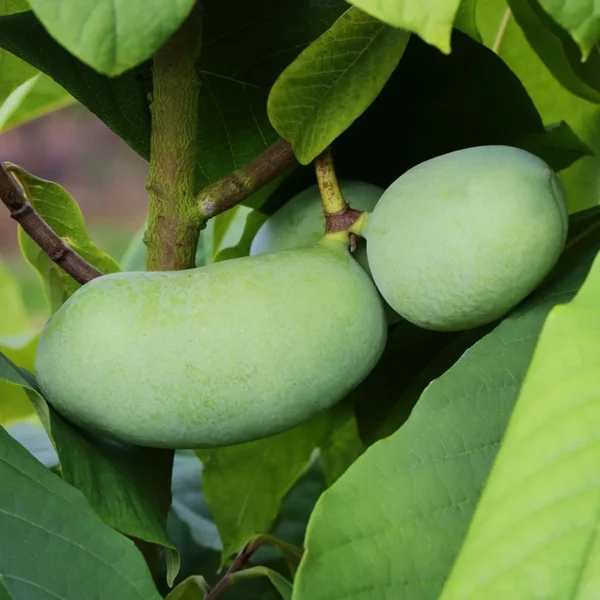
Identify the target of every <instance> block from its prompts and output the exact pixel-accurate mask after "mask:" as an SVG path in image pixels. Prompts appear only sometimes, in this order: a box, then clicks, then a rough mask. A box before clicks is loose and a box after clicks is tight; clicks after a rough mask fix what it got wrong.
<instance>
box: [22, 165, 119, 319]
mask: <svg viewBox="0 0 600 600" xmlns="http://www.w3.org/2000/svg"><path fill="white" fill-rule="evenodd" d="M11 170H12V173H13V174H14V175H15V176H16V178H17V179H18V181H19V183H20V184H21V185H22V187H23V189H24V192H25V195H26V196H27V199H28V200H29V202H30V203H31V204H32V206H33V207H34V208H35V209H36V211H37V212H38V213H39V214H40V216H41V217H42V218H43V219H44V221H46V223H48V225H50V227H52V229H53V230H54V231H55V232H56V233H57V234H58V235H59V236H60V237H61V238H62V240H63V241H64V242H65V243H66V244H67V245H68V246H70V247H71V248H73V250H75V252H77V253H78V254H79V255H80V256H82V257H83V258H85V260H87V261H88V262H89V263H91V264H92V265H94V266H95V267H97V268H98V269H100V271H102V272H103V273H114V272H116V271H119V270H120V268H119V265H118V263H117V262H116V261H115V260H113V259H112V258H111V257H110V256H108V254H105V253H104V252H102V251H101V250H100V249H99V248H98V247H97V246H95V244H94V243H93V241H92V239H91V238H90V236H89V234H88V232H87V229H86V226H85V222H84V220H83V215H82V213H81V209H80V208H79V205H78V204H77V202H75V200H74V199H73V198H72V197H71V195H70V194H69V193H68V192H67V191H66V190H65V189H64V188H62V187H61V186H60V185H58V184H57V183H54V182H52V181H46V180H44V179H40V178H39V177H36V176H34V175H31V174H30V173H27V171H25V170H23V169H21V168H20V167H17V166H14V165H13V166H12V167H11ZM19 243H20V245H21V250H22V252H23V255H24V256H25V259H26V260H27V261H28V262H29V264H30V265H31V266H32V267H33V268H34V269H36V270H37V271H38V273H39V274H40V276H41V278H42V281H43V283H44V286H45V290H46V295H47V297H48V301H49V304H50V307H51V309H52V311H53V312H54V311H55V310H56V309H57V308H58V307H59V306H60V305H61V304H62V303H63V302H64V301H65V300H66V299H67V298H68V297H69V296H70V295H71V294H72V293H73V292H75V291H76V290H77V289H78V288H79V284H78V283H77V282H76V281H75V280H74V279H73V278H72V277H71V276H70V275H67V274H66V273H65V272H64V271H63V270H62V269H60V268H59V267H58V266H57V265H56V264H55V263H53V262H52V261H51V260H50V259H49V258H48V256H47V255H46V253H45V252H44V251H43V250H42V249H41V248H40V247H39V246H38V245H37V244H36V243H35V242H34V241H33V240H32V239H31V238H30V237H29V236H28V235H27V234H26V233H25V232H24V231H23V230H22V229H21V228H19Z"/></svg>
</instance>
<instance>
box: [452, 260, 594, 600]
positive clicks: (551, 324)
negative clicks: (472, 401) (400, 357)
mask: <svg viewBox="0 0 600 600" xmlns="http://www.w3.org/2000/svg"><path fill="white" fill-rule="evenodd" d="M599 303H600V256H599V257H597V258H596V260H595V262H594V265H593V266H592V270H591V271H590V274H589V276H588V278H587V279H586V281H585V283H584V284H583V286H582V288H581V289H580V290H579V292H578V293H577V295H576V296H575V298H573V300H571V301H570V302H569V303H568V304H562V305H559V306H555V307H554V308H553V309H552V310H551V311H550V314H549V315H548V318H547V320H546V323H545V324H544V328H543V330H542V333H541V335H540V339H539V342H538V344H537V347H536V349H535V353H534V355H533V359H532V362H531V366H530V368H529V371H528V372H527V375H526V377H525V381H524V383H523V387H522V389H521V393H520V395H519V399H518V400H517V404H516V406H515V409H514V411H513V414H512V416H511V419H510V422H509V426H508V429H507V432H506V435H505V437H504V439H503V440H502V447H501V449H500V451H499V453H498V456H497V459H496V461H495V463H494V466H493V469H492V471H491V473H490V476H489V480H488V482H487V484H486V486H485V488H484V491H483V494H482V497H481V500H480V502H479V505H478V507H477V510H476V511H475V515H474V517H473V520H472V522H471V525H470V527H469V531H468V535H467V537H466V540H465V542H464V545H463V547H462V549H461V552H460V554H459V556H458V559H457V560H456V563H455V565H454V568H453V569H452V572H451V574H450V577H449V579H448V582H447V583H446V586H445V588H444V591H443V593H442V596H441V598H442V600H459V599H466V598H469V599H472V600H475V599H478V598H480V599H482V600H483V599H484V598H485V599H486V600H487V599H492V598H504V597H506V591H507V590H510V595H511V596H512V597H514V598H519V599H522V600H534V599H536V598H552V599H553V600H574V599H581V600H583V599H584V598H593V597H594V596H595V595H596V593H597V590H598V566H599V565H600V546H599V545H598V528H599V526H600V512H599V507H600V482H599V481H598V474H597V473H598V468H597V467H598V463H599V462H600V445H599V444H598V430H599V427H600V404H599V403H598V398H599V397H600V375H599V373H600V371H599V370H598V367H599V366H600V364H599V358H598V357H599V356H600V352H599V350H600V347H599V346H600V314H599V313H598V306H599Z"/></svg>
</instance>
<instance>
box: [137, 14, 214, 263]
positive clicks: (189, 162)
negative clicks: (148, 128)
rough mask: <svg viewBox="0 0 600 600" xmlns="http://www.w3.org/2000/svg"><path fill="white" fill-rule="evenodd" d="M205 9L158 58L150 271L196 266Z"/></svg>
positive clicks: (150, 195) (154, 69) (154, 75)
mask: <svg viewBox="0 0 600 600" xmlns="http://www.w3.org/2000/svg"><path fill="white" fill-rule="evenodd" d="M201 33H202V5H201V3H200V2H197V3H196V5H195V6H194V8H193V9H192V11H191V13H190V14H189V16H188V17H187V19H186V20H185V21H184V22H183V24H182V26H181V27H180V29H179V30H178V31H177V32H176V33H175V34H174V35H173V36H172V37H171V39H169V40H168V41H167V42H166V43H165V44H164V45H163V46H162V48H160V49H159V50H158V51H157V53H156V54H155V55H154V58H153V65H152V81H153V91H152V94H153V99H152V103H151V107H150V108H151V113H152V135H151V138H150V170H149V173H148V180H147V183H146V189H147V190H148V202H149V206H148V229H147V230H146V234H145V236H144V242H145V243H146V245H147V247H148V258H147V267H148V270H152V271H170V270H179V269H191V268H193V267H194V266H195V256H196V247H197V245H198V236H199V234H200V218H199V215H198V211H197V208H196V205H195V202H194V198H195V192H196V190H195V174H196V147H197V138H198V107H199V98H200V80H199V77H198V73H197V69H196V61H197V59H198V57H199V55H200V47H201Z"/></svg>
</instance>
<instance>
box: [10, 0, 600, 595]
mask: <svg viewBox="0 0 600 600" xmlns="http://www.w3.org/2000/svg"><path fill="white" fill-rule="evenodd" d="M194 4H195V3H194V2H193V0H177V1H175V2H163V1H162V0H152V2H149V1H144V2H141V1H140V0H131V1H128V2H116V3H115V2H110V1H109V0H99V1H98V0H96V1H94V2H92V1H91V0H90V1H87V0H86V1H85V2H81V1H76V0H55V1H54V2H48V1H47V0H28V1H27V2H26V1H25V0H0V131H4V130H6V129H9V128H11V127H15V126H17V125H19V124H21V123H24V122H26V121H28V120H30V119H33V118H36V117H38V116H40V115H42V114H45V113H47V112H50V111H52V110H56V109H58V108H61V107H63V106H66V105H67V104H70V103H73V102H79V103H81V104H82V105H83V106H84V107H86V108H87V109H89V110H90V111H91V112H92V113H94V114H95V115H97V116H98V117H99V118H100V119H101V120H102V121H103V122H104V123H105V124H106V125H107V126H108V127H109V128H110V129H112V130H113V132H115V133H116V134H117V135H118V136H120V137H121V138H122V139H123V140H124V141H125V142H126V143H127V144H129V146H130V147H131V148H132V150H133V151H135V152H137V153H138V154H139V155H140V156H142V157H143V158H145V159H147V160H149V159H150V146H151V135H152V118H153V112H152V111H153V109H154V106H155V105H154V104H153V102H154V98H153V79H152V78H153V72H152V58H153V56H155V55H156V53H157V52H158V51H160V49H161V48H162V47H164V44H165V43H167V42H168V41H169V40H170V39H172V38H173V36H174V34H176V32H177V31H178V30H179V29H180V27H181V25H182V23H184V22H185V20H186V18H187V16H188V15H189V14H190V11H192V9H193V6H194ZM202 4H203V11H202V13H203V14H202V19H203V27H202V32H201V42H202V48H201V52H200V57H199V59H198V61H197V64H196V70H195V74H196V75H197V76H198V82H199V86H200V88H199V90H200V97H199V105H198V110H197V115H195V116H194V123H193V125H192V126H194V127H197V131H198V136H197V137H198V143H197V145H196V147H195V148H193V150H194V152H195V156H196V164H195V166H194V169H195V170H194V176H193V181H194V191H195V192H200V191H202V190H203V189H204V188H206V187H207V186H208V185H209V184H211V183H214V182H215V181H217V180H219V179H220V178H222V177H225V176H227V175H228V174H229V173H231V172H232V171H234V170H235V169H238V168H239V167H241V166H243V165H245V164H246V163H247V162H248V161H250V160H251V159H255V158H256V157H257V156H258V155H259V154H260V153H261V152H262V151H263V150H265V149H266V148H267V147H269V146H270V145H271V144H272V143H273V142H274V141H276V140H277V139H278V137H279V136H281V137H283V138H284V139H286V140H288V141H289V142H290V144H291V147H292V149H293V151H294V154H295V157H296V159H297V161H298V165H297V166H295V167H294V168H291V169H288V170H287V171H285V172H282V173H278V174H277V177H273V178H272V181H269V182H268V183H266V184H265V185H264V186H262V187H261V188H260V189H258V190H256V191H255V193H253V194H252V195H251V196H250V197H249V198H247V199H246V200H245V201H244V204H243V205H238V206H235V207H233V208H231V209H229V210H227V211H225V212H222V214H219V215H218V216H217V217H215V218H213V219H211V220H210V221H209V222H208V223H207V224H206V227H205V228H204V229H203V230H202V233H201V235H200V241H199V244H198V247H197V254H196V264H197V265H198V266H201V265H205V264H209V263H213V262H220V261H226V260H230V259H233V258H236V257H240V256H247V255H248V254H249V252H250V245H251V242H252V239H253V237H254V235H255V234H256V232H257V231H258V229H259V228H260V226H261V225H262V224H263V223H264V222H265V221H266V219H268V217H269V216H270V215H272V214H273V213H274V212H275V211H276V210H277V209H278V208H279V207H280V206H282V205H283V204H284V203H285V202H287V201H288V200H289V199H290V198H292V197H293V196H294V195H296V194H297V193H298V192H299V191H301V190H303V189H305V188H307V187H309V186H310V185H313V184H314V182H315V176H314V170H313V169H312V168H311V166H310V163H311V162H312V161H313V160H314V159H315V158H316V157H317V156H318V155H319V154H320V153H321V152H323V151H324V150H325V149H326V148H327V147H329V146H331V149H332V153H333V157H334V161H335V166H336V170H337V173H338V176H339V177H340V178H346V179H355V180H362V181H366V182H369V183H372V184H375V185H378V186H381V187H388V186H389V185H390V184H391V183H392V182H393V181H394V180H396V179H397V178H398V177H399V176H400V175H401V174H402V173H404V172H406V171H407V170H408V169H410V168H412V167H413V166H415V165H417V164H419V163H421V162H423V161H425V160H427V159H429V158H432V157H435V156H439V155H441V154H444V153H446V152H451V151H454V150H459V149H463V148H469V147H473V146H481V145H497V144H503V145H511V146H515V147H519V148H523V149H525V150H529V151H530V152H532V153H534V154H536V155H537V156H539V157H541V158H542V159H543V160H545V161H546V162H547V163H548V164H549V165H550V166H551V167H552V168H553V169H554V170H556V171H558V172H559V176H560V178H561V181H562V183H563V184H564V186H565V189H566V193H567V200H568V204H569V210H570V213H571V216H570V237H569V241H568V244H567V247H566V249H565V251H564V253H563V255H562V258H561V260H560V261H559V263H558V265H557V266H556V267H555V268H554V270H553V271H552V273H551V274H550V276H549V277H548V278H547V279H546V281H545V282H544V283H543V284H542V285H541V286H540V287H539V289H537V290H536V291H535V292H534V293H532V294H531V295H530V296H529V297H528V298H526V299H525V301H524V302H523V303H521V304H520V305H519V306H518V307H516V308H515V310H513V311H512V312H511V313H509V314H508V315H506V316H505V317H503V318H502V319H500V320H498V321H497V322H495V323H493V324H491V325H490V326H485V327H481V328H478V329H474V330H468V331H463V332H456V333H440V332H435V331H427V330H424V329H421V328H419V327H416V326H414V325H412V324H410V323H408V322H407V321H403V320H401V321H400V322H398V323H395V324H393V325H391V326H390V329H389V331H388V341H387V344H386V348H385V351H384V353H383V356H382V357H381V359H380V360H379V362H378V364H377V365H376V367H375V368H374V369H373V371H372V372H371V373H370V374H369V375H368V377H366V379H364V381H363V382H362V383H361V384H360V385H358V386H357V387H356V388H355V389H353V390H351V391H349V393H348V394H347V395H346V397H345V398H344V399H343V400H342V401H341V402H339V403H338V404H337V405H336V406H334V407H333V408H332V409H330V410H328V411H325V412H323V413H319V414H318V415H316V416H314V417H312V418H311V419H309V420H307V421H305V422H304V423H301V424H300V425H298V426H297V427H295V428H293V429H291V430H288V431H285V432H282V433H280V434H278V435H275V436H271V437H268V438H264V439H260V440H256V441H252V442H249V443H246V444H240V445H235V446H230V447H223V448H213V449H210V450H206V449H190V450H188V451H177V452H176V453H175V459H174V462H173V463H172V459H173V454H172V453H170V452H168V451H167V452H166V453H164V452H163V451H159V450H155V449H150V448H141V447H133V446H127V445H124V444H120V443H116V442H113V441H110V440H106V439H104V438H101V437H99V436H98V435H96V434H94V433H92V432H89V431H85V430H83V429H81V428H79V427H76V426H75V425H74V424H72V423H70V422H69V421H68V420H67V419H65V418H64V417H62V416H60V415H59V414H58V413H57V412H56V411H55V410H54V409H53V408H52V407H51V406H50V405H49V404H48V403H47V402H46V400H45V399H44V397H43V394H42V392H41V391H40V389H39V387H38V385H37V382H36V379H35V376H34V371H35V364H34V357H35V352H36V347H37V343H38V338H39V334H40V328H39V327H36V326H34V325H33V322H32V319H31V316H30V315H29V314H28V313H27V310H26V309H25V304H24V302H23V292H22V290H21V289H20V288H19V285H18V283H17V281H16V280H15V278H14V277H13V274H12V273H11V272H10V270H9V269H8V267H5V266H4V264H0V304H1V310H0V481H1V483H0V538H1V539H2V540H9V543H8V544H1V543H0V598H2V599H4V598H7V599H14V600H24V599H25V598H27V599H35V600H37V599H40V600H41V599H43V598H47V597H50V596H51V597H61V598H88V597H89V598H92V597H93V598H98V599H104V598H110V599H111V600H112V599H118V598H121V597H123V598H135V597H140V598H141V597H144V598H158V597H167V598H168V599H170V600H195V599H204V598H210V600H214V599H215V598H217V597H221V596H220V595H219V596H217V595H216V594H221V592H220V591H219V590H220V589H221V588H219V586H224V590H225V591H224V594H222V595H223V597H224V598H226V599H228V598H231V599H232V600H235V598H240V599H241V598H244V599H245V600H269V599H273V600H275V599H277V598H284V599H286V600H287V599H293V600H319V599H321V598H323V599H327V600H336V599H339V600H342V599H343V598H349V597H359V596H360V598H361V599H365V600H376V599H377V600H381V599H382V598H408V599H411V600H413V599H415V600H421V599H422V600H435V599H436V598H442V600H453V599H458V598H472V599H479V598H492V599H493V598H501V597H502V598H503V597H506V596H507V593H508V595H509V596H510V597H515V598H519V599H523V600H533V599H534V598H540V597H544V598H553V599H554V598H556V600H562V599H563V598H564V599H565V600H566V599H567V598H582V599H583V598H589V597H593V594H594V593H595V589H596V588H597V585H598V584H597V581H598V575H597V564H596V563H597V562H598V561H597V556H596V555H597V550H596V546H597V544H596V545H594V537H593V536H594V535H595V533H596V532H597V529H598V517H597V515H598V510H597V507H598V494H599V489H600V486H599V483H598V477H597V475H596V474H595V469H596V463H597V462H598V461H597V458H598V456H597V454H598V452H597V450H596V447H597V437H598V436H597V429H598V423H599V421H600V417H599V414H598V403H597V388H598V377H599V375H598V373H599V370H598V368H597V367H598V365H597V356H598V355H599V354H600V352H599V348H598V345H599V343H600V342H599V341H598V340H600V336H599V335H598V316H597V311H598V308H597V307H598V294H599V292H598V285H599V284H598V278H599V277H600V263H598V259H597V258H596V256H597V254H598V251H599V250H600V241H599V240H600V212H599V211H598V209H596V208H593V207H595V206H596V205H597V204H598V203H599V202H598V200H599V197H600V158H599V153H600V134H599V133H600V128H599V127H598V123H599V120H598V117H599V114H600V113H599V112H598V111H599V110H600V109H599V108H598V105H599V104H600V74H599V73H600V70H599V69H598V66H599V64H598V62H599V61H600V57H599V55H598V41H599V38H600V29H599V28H598V22H599V21H598V16H599V15H598V12H597V11H598V9H597V8H596V7H595V6H593V3H591V2H590V3H576V2H567V1H566V0H506V1H505V0H480V1H479V2H478V1H477V0H462V2H461V1H459V0H429V1H427V2H425V1H423V0H379V1H375V0H351V2H350V5H351V6H349V5H348V4H347V3H346V2H344V1H343V0H323V1H319V2H314V1H313V0H294V1H289V2H281V1H280V0H257V1H256V2H254V3H248V2H242V1H241V0H205V1H204V2H203V3H202ZM179 117H180V115H177V116H176V118H179ZM49 151H51V149H49ZM3 158H4V157H3ZM6 158H10V157H6ZM9 167H10V170H11V172H12V173H13V174H14V176H15V177H16V179H17V181H18V183H19V185H20V186H21V187H22V190H23V192H24V194H25V196H26V198H27V200H28V202H29V203H30V204H31V205H32V206H33V208H34V209H35V210H36V211H37V213H38V214H39V215H41V217H42V218H43V219H45V221H46V222H47V223H48V224H49V225H50V226H51V227H52V229H53V230H54V231H55V232H56V233H57V234H58V236H59V237H60V238H61V239H62V240H63V241H64V242H66V243H68V245H70V246H71V248H73V249H74V250H75V251H76V252H77V253H78V254H79V255H80V256H82V257H83V258H84V259H86V260H87V261H89V262H90V263H92V264H93V265H94V266H96V267H97V268H99V269H101V270H102V271H103V272H106V273H114V272H117V271H120V270H123V271H133V270H144V269H145V268H146V264H145V263H146V247H145V245H144V240H143V235H144V231H145V229H146V224H145V223H144V224H142V225H141V227H140V230H139V231H138V232H137V234H136V235H135V237H134V239H132V240H131V245H130V247H129V249H128V251H127V252H126V254H125V256H124V257H123V259H122V260H121V264H120V265H119V264H118V262H117V261H116V260H115V259H114V258H113V257H111V256H109V255H108V254H106V253H105V252H103V251H101V250H100V249H99V248H98V246H97V245H96V244H95V242H94V241H93V239H92V237H91V236H90V235H89V233H88V230H87V227H86V223H85V221H84V218H83V215H82V213H81V210H80V209H79V206H78V204H77V202H76V199H74V198H73V197H72V196H71V195H70V194H69V193H68V192H67V190H65V189H64V188H62V187H61V186H60V185H58V184H57V183H54V182H52V181H46V180H43V179H40V178H39V177H37V176H35V175H33V174H30V173H27V172H26V171H25V170H24V169H22V168H21V167H18V166H16V165H9ZM242 183H247V182H242ZM415 202H418V198H415ZM19 241H20V247H21V251H22V253H23V256H24V257H25V259H26V260H27V262H28V263H29V265H30V266H31V267H33V269H34V270H35V272H37V273H38V275H39V278H40V285H41V286H42V287H43V289H44V291H45V294H46V297H47V299H48V303H49V307H50V311H49V312H50V313H53V312H55V311H56V310H57V309H58V308H59V307H60V306H61V305H62V304H63V302H65V300H66V299H67V298H69V296H71V295H72V294H73V293H75V292H76V291H77V289H78V288H79V284H78V283H76V282H75V280H74V279H72V278H71V277H70V276H69V275H67V274H66V273H65V272H64V271H62V270H61V269H60V268H59V267H58V266H57V265H56V264H55V263H54V262H52V260H50V258H49V257H48V256H47V255H46V253H45V252H44V251H43V250H41V249H40V248H39V247H38V246H37V245H36V244H35V243H34V242H33V241H32V239H30V238H29V237H28V236H27V234H26V233H25V231H24V230H23V229H22V228H19ZM431 243H432V244H434V243H435V240H431ZM592 265H593V266H592ZM490 268H493V266H490ZM590 268H591V271H590ZM588 273H589V275H588ZM260 284H261V281H258V280H257V281H256V285H257V286H260ZM241 301H243V299H240V302H241ZM357 319H360V315H357ZM298 343H301V340H298ZM247 351H248V352H251V349H248V350H247ZM77 376H78V373H76V372H74V373H73V377H77ZM171 400H172V399H170V398H166V399H165V402H168V401H171ZM122 401H123V402H127V401H128V398H123V399H122ZM7 432H8V435H7ZM23 446H25V447H26V448H27V449H28V450H29V452H27V451H26V450H25V449H24V448H23ZM34 457H35V458H37V459H38V460H35V458H34ZM168 506H170V508H169V510H168V513H167V510H166V508H167V507H168ZM127 538H129V539H127ZM249 549H250V550H249ZM144 559H146V563H147V566H146V564H145V563H144ZM157 562H158V563H160V564H158V566H157ZM227 568H231V572H229V573H228V574H227V571H226V570H227ZM151 575H152V576H154V581H153V578H152V576H151ZM223 577H225V579H223ZM578 578H579V579H578ZM219 582H221V583H219ZM223 582H224V583H223ZM211 590H212V591H211ZM507 590H508V592H507Z"/></svg>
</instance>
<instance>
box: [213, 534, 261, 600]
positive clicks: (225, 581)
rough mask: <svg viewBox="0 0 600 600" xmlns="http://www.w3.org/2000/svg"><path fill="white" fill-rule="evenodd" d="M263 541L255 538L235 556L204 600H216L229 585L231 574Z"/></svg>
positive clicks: (246, 560) (239, 567)
mask: <svg viewBox="0 0 600 600" xmlns="http://www.w3.org/2000/svg"><path fill="white" fill-rule="evenodd" d="M264 543H265V540H257V541H256V542H251V543H250V544H248V545H247V546H246V547H245V548H244V549H243V550H242V551H241V552H240V553H239V554H238V555H237V556H236V557H235V560H234V561H233V563H232V564H231V566H230V567H229V569H227V572H226V573H225V575H223V577H222V578H221V579H220V581H219V582H218V583H217V585H215V587H214V588H212V589H211V590H210V592H208V595H207V596H206V597H205V598H204V600H217V599H218V598H220V597H221V596H222V595H223V593H224V592H225V590H226V589H227V588H229V587H230V586H231V575H232V574H233V573H236V572H237V571H239V570H240V569H243V568H244V567H245V566H246V564H247V563H248V561H249V560H250V558H251V557H252V555H253V554H254V553H255V552H256V551H257V550H258V549H259V548H260V547H261V546H262V545H263V544H264Z"/></svg>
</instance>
